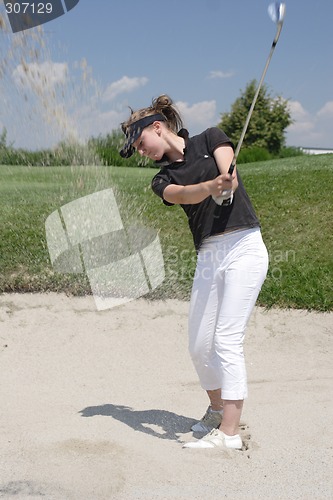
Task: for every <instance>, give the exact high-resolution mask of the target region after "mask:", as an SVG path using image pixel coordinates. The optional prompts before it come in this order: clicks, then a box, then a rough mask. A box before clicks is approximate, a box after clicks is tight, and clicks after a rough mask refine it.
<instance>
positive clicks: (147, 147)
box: [133, 125, 164, 161]
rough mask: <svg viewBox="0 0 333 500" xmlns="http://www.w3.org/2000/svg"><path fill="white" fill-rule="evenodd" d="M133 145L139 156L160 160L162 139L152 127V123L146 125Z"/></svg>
mask: <svg viewBox="0 0 333 500" xmlns="http://www.w3.org/2000/svg"><path fill="white" fill-rule="evenodd" d="M133 146H134V147H135V149H136V150H137V151H138V153H139V154H140V155H141V156H146V157H147V158H150V159H151V160H154V161H156V160H160V159H161V158H162V156H163V154H164V150H163V141H161V138H160V136H159V135H158V133H157V131H156V130H155V129H154V127H153V125H150V126H149V127H146V128H145V129H144V130H143V131H142V134H141V135H140V137H139V138H138V139H137V140H136V141H135V142H134V143H133Z"/></svg>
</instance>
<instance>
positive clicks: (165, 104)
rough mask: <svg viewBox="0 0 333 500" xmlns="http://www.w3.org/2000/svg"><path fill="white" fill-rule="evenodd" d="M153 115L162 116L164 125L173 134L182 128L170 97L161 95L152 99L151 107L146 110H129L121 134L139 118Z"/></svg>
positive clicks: (181, 122)
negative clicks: (128, 115)
mask: <svg viewBox="0 0 333 500" xmlns="http://www.w3.org/2000/svg"><path fill="white" fill-rule="evenodd" d="M155 114H161V115H162V116H164V117H165V119H166V121H165V122H164V123H165V124H166V125H167V127H168V128H169V129H170V130H172V131H173V132H175V133H177V132H178V131H179V130H180V129H181V128H182V127H183V120H182V119H181V116H180V114H179V111H178V110H177V108H176V107H175V105H174V104H173V101H172V99H171V97H169V96H168V95H166V94H162V95H160V96H159V97H156V98H155V99H153V100H152V103H151V106H148V107H147V108H142V109H139V110H137V111H133V110H132V109H131V116H130V117H129V119H128V120H127V121H126V122H123V123H122V124H121V127H122V130H123V132H124V133H125V134H126V131H127V129H128V127H130V126H131V125H132V124H133V123H135V122H136V121H138V120H140V119H141V118H145V117H146V116H151V115H155Z"/></svg>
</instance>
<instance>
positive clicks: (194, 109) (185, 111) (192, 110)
mask: <svg viewBox="0 0 333 500" xmlns="http://www.w3.org/2000/svg"><path fill="white" fill-rule="evenodd" d="M176 106H177V108H178V109H179V111H180V114H181V115H182V117H183V119H184V122H185V125H186V127H188V128H189V131H190V134H191V135H193V133H198V132H201V131H202V130H203V129H204V128H206V127H211V126H212V124H214V123H217V122H218V117H217V116H216V101H201V102H197V103H195V104H193V105H192V106H189V104H188V103H187V102H183V101H179V102H177V103H176Z"/></svg>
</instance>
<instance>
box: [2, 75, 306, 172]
mask: <svg viewBox="0 0 333 500" xmlns="http://www.w3.org/2000/svg"><path fill="white" fill-rule="evenodd" d="M256 88H257V82H256V80H252V81H251V82H250V83H249V84H248V85H247V86H246V88H245V90H244V91H243V92H242V93H241V95H240V97H238V98H237V99H236V100H235V102H234V103H233V104H232V106H231V110H230V111H229V112H227V113H222V114H221V121H220V122H219V123H218V124H217V126H218V127H220V128H221V129H223V130H224V132H225V133H226V134H227V135H228V136H229V137H230V139H231V140H232V142H233V143H234V144H235V145H236V144H237V142H238V140H239V137H240V135H241V132H242V129H243V126H244V123H245V120H246V117H247V114H248V111H249V109H250V106H251V103H252V100H253V97H254V94H255V92H256ZM292 123H293V120H292V118H291V113H290V110H289V106H288V101H287V100H286V99H284V98H282V97H281V96H272V94H271V93H270V92H269V90H268V87H267V85H265V84H264V85H263V86H262V87H261V89H260V92H259V95H258V99H257V102H256V105H255V108H254V110H253V114H252V117H251V120H250V123H249V126H248V129H247V132H246V135H245V138H244V141H243V145H242V149H241V151H240V154H239V156H238V161H237V163H249V162H254V161H262V160H270V159H274V158H283V157H288V156H296V155H301V154H302V152H301V150H300V149H299V148H295V147H286V137H285V131H286V128H287V127H288V126H289V125H291V124H292ZM123 142H124V135H123V133H122V132H121V130H120V129H119V130H114V131H112V132H111V133H110V134H106V135H104V136H102V135H99V136H98V137H91V138H90V139H89V140H88V141H87V143H86V144H85V145H81V144H73V143H66V142H61V143H59V144H58V145H57V146H56V147H55V148H53V149H45V150H40V151H27V150H24V149H16V148H14V146H13V144H8V143H7V131H6V129H5V128H4V129H3V131H2V133H1V135H0V164H5V165H30V166H56V165H89V164H90V165H91V164H102V165H106V166H108V165H110V166H111V165H113V166H126V167H154V166H155V164H154V162H152V161H151V160H149V159H147V158H141V157H140V156H139V155H138V154H137V153H135V154H134V155H133V156H132V157H131V158H129V159H127V160H126V159H123V158H121V156H120V155H119V150H120V149H121V147H122V144H123Z"/></svg>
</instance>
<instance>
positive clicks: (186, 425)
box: [79, 404, 195, 441]
mask: <svg viewBox="0 0 333 500" xmlns="http://www.w3.org/2000/svg"><path fill="white" fill-rule="evenodd" d="M79 413H81V415H82V417H94V416H96V415H102V416H105V417H112V418H115V419H117V420H119V421H120V422H123V423H124V424H126V425H128V426H129V427H132V429H134V430H135V431H140V432H144V433H145V434H150V435H151V436H155V437H158V438H160V439H170V440H174V441H179V440H180V436H179V434H185V433H187V432H190V430H191V425H193V423H194V422H195V420H194V419H193V418H188V417H183V416H182V415H177V414H176V413H172V412H170V411H166V410H143V411H137V410H134V409H133V408H130V407H129V406H123V405H113V404H105V405H101V406H88V407H87V408H84V409H83V410H81V411H80V412H79Z"/></svg>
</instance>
